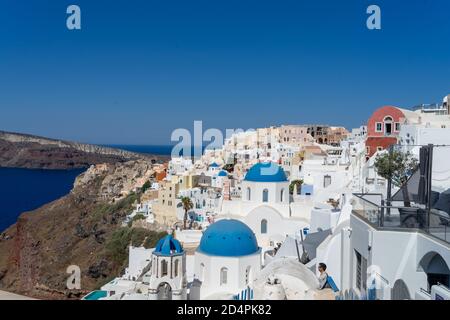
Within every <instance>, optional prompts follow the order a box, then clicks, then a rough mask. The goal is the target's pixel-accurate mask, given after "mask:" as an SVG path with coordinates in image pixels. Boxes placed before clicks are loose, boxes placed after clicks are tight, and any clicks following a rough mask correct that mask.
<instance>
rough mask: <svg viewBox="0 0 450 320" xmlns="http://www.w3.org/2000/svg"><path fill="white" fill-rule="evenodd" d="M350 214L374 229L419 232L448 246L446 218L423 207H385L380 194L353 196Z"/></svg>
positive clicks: (449, 222) (449, 219)
mask: <svg viewBox="0 0 450 320" xmlns="http://www.w3.org/2000/svg"><path fill="white" fill-rule="evenodd" d="M354 196H355V198H354V199H355V200H356V201H355V203H354V205H353V213H354V214H355V215H356V216H358V217H360V218H362V219H363V220H365V221H366V222H368V223H369V224H370V225H371V226H373V227H374V228H376V229H385V230H395V231H421V232H423V233H425V234H428V235H431V236H433V237H435V238H437V239H440V240H442V241H445V242H447V243H450V216H449V215H448V214H447V213H445V212H442V211H438V210H435V209H431V210H427V209H426V208H425V207H424V206H419V205H417V206H411V207H405V206H395V205H394V204H395V203H396V202H391V203H390V205H386V204H385V201H384V200H383V196H382V195H381V194H361V193H354Z"/></svg>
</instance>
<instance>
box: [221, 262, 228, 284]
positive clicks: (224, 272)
mask: <svg viewBox="0 0 450 320" xmlns="http://www.w3.org/2000/svg"><path fill="white" fill-rule="evenodd" d="M227 282H228V269H227V268H225V267H223V268H222V269H220V285H221V286H222V285H224V284H227Z"/></svg>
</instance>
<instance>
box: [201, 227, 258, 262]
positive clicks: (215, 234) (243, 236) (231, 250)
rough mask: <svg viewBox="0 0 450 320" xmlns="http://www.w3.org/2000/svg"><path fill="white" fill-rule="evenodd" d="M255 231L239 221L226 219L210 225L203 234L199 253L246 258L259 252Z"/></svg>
mask: <svg viewBox="0 0 450 320" xmlns="http://www.w3.org/2000/svg"><path fill="white" fill-rule="evenodd" d="M258 250H259V247H258V242H257V241H256V237H255V234H254V233H253V231H252V230H251V229H250V228H249V227H248V226H247V225H246V224H245V223H243V222H241V221H239V220H230V219H224V220H219V221H217V222H215V223H213V224H212V225H210V226H209V227H208V228H207V229H206V231H205V232H204V233H203V236H202V239H201V240H200V246H199V247H198V251H199V252H202V253H205V254H208V255H213V256H223V257H238V256H246V255H249V254H253V253H255V252H258Z"/></svg>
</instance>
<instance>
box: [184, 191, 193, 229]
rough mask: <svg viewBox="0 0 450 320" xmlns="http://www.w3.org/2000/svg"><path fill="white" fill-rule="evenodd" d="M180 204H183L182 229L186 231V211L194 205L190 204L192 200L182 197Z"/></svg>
mask: <svg viewBox="0 0 450 320" xmlns="http://www.w3.org/2000/svg"><path fill="white" fill-rule="evenodd" d="M181 203H182V204H183V209H184V217H183V228H184V229H186V223H187V219H188V211H189V210H191V209H192V208H193V207H194V204H193V203H192V200H191V198H189V197H182V198H181Z"/></svg>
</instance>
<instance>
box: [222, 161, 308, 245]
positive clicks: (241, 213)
mask: <svg viewBox="0 0 450 320" xmlns="http://www.w3.org/2000/svg"><path fill="white" fill-rule="evenodd" d="M291 204H292V203H291V200H290V194H289V181H288V179H287V177H286V174H285V173H284V170H283V169H282V168H281V167H280V166H279V165H277V164H275V163H257V164H256V165H254V166H252V167H251V168H250V170H248V172H247V174H246V175H245V179H244V180H243V181H242V183H241V199H232V200H230V201H223V204H222V210H221V214H220V215H219V216H218V217H217V219H221V218H222V219H223V218H226V217H233V218H235V219H238V220H241V221H243V222H244V223H245V224H246V225H248V226H249V227H250V228H251V229H252V230H253V232H254V233H255V234H256V237H257V239H258V242H259V243H260V244H261V245H263V246H266V245H270V243H271V242H273V241H272V240H273V239H275V238H276V239H280V238H281V239H283V238H285V237H286V235H293V234H295V233H297V232H298V231H299V230H301V229H302V228H303V227H305V226H307V225H308V222H309V220H308V219H307V217H309V211H308V210H305V211H302V210H291ZM295 208H298V207H295ZM293 212H296V213H297V214H296V215H294V214H293Z"/></svg>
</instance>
